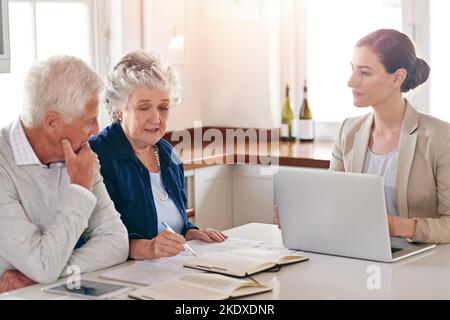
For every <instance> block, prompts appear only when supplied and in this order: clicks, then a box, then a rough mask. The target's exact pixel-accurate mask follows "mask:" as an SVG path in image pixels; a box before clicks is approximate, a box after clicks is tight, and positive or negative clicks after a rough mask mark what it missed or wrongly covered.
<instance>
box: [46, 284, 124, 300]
mask: <svg viewBox="0 0 450 320" xmlns="http://www.w3.org/2000/svg"><path fill="white" fill-rule="evenodd" d="M73 286H74V284H73V283H70V286H69V285H68V284H65V283H64V284H58V285H55V286H52V287H47V288H44V289H42V290H43V291H45V292H49V293H56V294H62V295H69V296H74V297H78V298H84V299H108V298H112V297H115V296H119V295H121V294H126V293H127V292H128V291H130V289H131V288H130V287H127V286H123V285H117V284H111V283H105V282H96V281H87V280H81V281H80V286H79V287H75V288H73V289H72V287H73Z"/></svg>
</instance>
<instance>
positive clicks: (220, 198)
mask: <svg viewBox="0 0 450 320" xmlns="http://www.w3.org/2000/svg"><path fill="white" fill-rule="evenodd" d="M232 170H233V166H229V165H217V166H211V167H206V168H201V169H195V170H194V171H195V172H194V203H195V205H194V206H195V219H194V221H195V223H196V225H197V226H198V227H199V228H214V229H217V230H225V229H229V228H232V227H233V215H232V203H233V199H232V183H231V179H232Z"/></svg>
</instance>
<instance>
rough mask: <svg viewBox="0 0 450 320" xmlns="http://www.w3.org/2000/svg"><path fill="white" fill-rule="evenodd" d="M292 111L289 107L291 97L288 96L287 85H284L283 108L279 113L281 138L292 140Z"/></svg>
mask: <svg viewBox="0 0 450 320" xmlns="http://www.w3.org/2000/svg"><path fill="white" fill-rule="evenodd" d="M293 119H294V112H292V108H291V99H290V98H289V86H288V85H286V98H285V100H284V105H283V110H282V113H281V140H283V141H293V140H295V137H294V136H293V135H292V120H293Z"/></svg>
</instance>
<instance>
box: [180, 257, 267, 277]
mask: <svg viewBox="0 0 450 320" xmlns="http://www.w3.org/2000/svg"><path fill="white" fill-rule="evenodd" d="M266 262H267V260H263V259H258V258H254V257H246V256H239V258H238V259H236V255H234V254H232V253H228V252H210V253H207V254H204V255H202V256H200V257H198V258H195V259H192V260H188V261H186V262H185V266H191V267H204V268H210V270H211V271H212V272H219V273H226V274H232V275H236V276H245V274H246V273H247V272H249V271H253V270H255V269H259V268H261V267H262V266H264V265H265V264H266Z"/></svg>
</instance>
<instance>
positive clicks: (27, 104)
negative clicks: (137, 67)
mask: <svg viewBox="0 0 450 320" xmlns="http://www.w3.org/2000/svg"><path fill="white" fill-rule="evenodd" d="M102 87H103V83H102V81H101V79H100V78H99V77H98V75H97V74H96V73H95V72H94V71H93V70H92V69H91V68H90V67H89V66H88V65H87V64H86V63H85V62H84V61H83V60H81V59H78V58H76V57H72V56H66V55H61V56H53V57H51V58H49V59H48V60H45V61H40V62H37V63H36V64H35V65H34V66H33V67H31V69H30V71H29V72H28V75H27V77H26V79H25V88H24V105H23V110H22V114H21V116H20V119H21V120H22V122H23V123H24V124H25V125H26V126H28V127H36V126H37V125H38V124H39V123H40V122H41V121H42V120H43V118H44V116H45V113H46V112H48V111H55V112H58V113H59V114H60V115H61V117H62V118H63V119H64V121H65V122H66V123H70V122H71V121H72V120H73V119H74V118H75V117H77V116H79V115H81V114H82V113H83V111H84V108H85V106H86V104H87V103H88V102H89V100H90V99H91V98H92V97H93V96H94V95H99V94H100V92H101V90H102Z"/></svg>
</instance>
